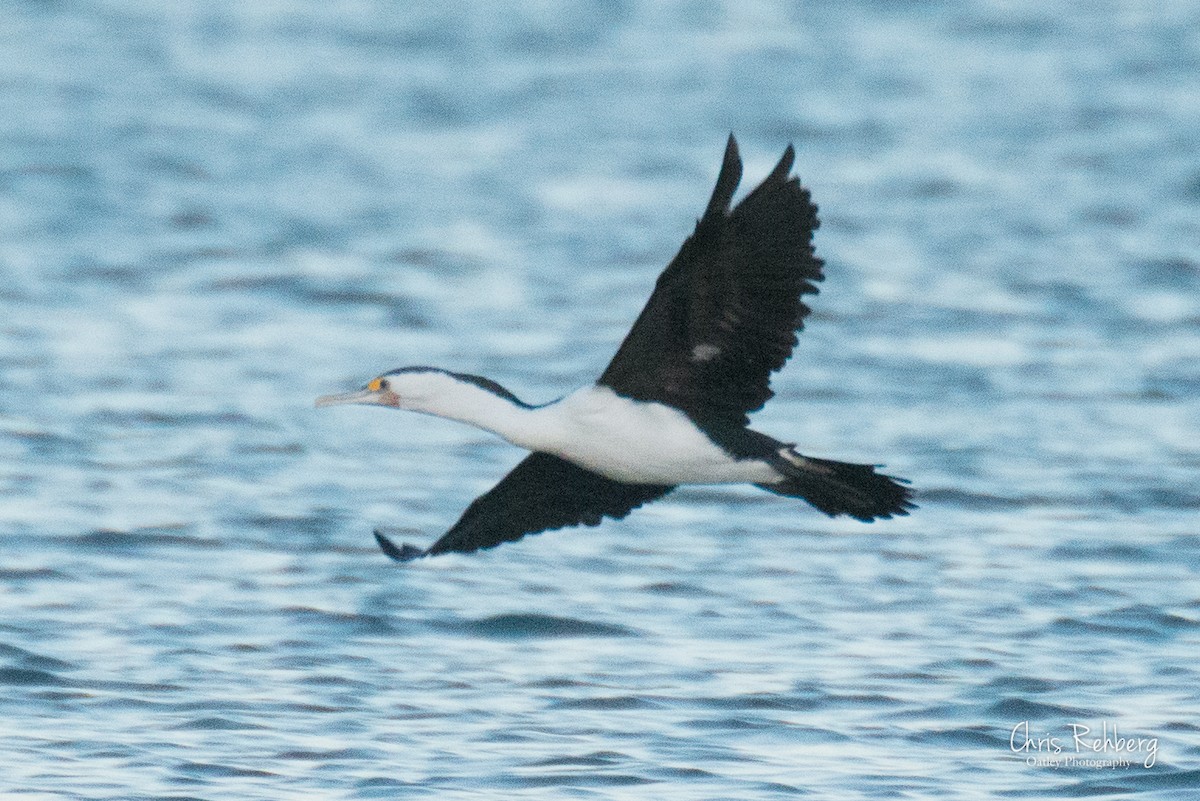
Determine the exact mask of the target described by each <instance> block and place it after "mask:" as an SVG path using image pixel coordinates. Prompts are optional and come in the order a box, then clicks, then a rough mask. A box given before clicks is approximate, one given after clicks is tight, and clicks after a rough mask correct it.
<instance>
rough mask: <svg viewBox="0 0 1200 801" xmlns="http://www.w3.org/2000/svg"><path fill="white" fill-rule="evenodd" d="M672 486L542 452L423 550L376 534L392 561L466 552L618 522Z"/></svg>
mask: <svg viewBox="0 0 1200 801" xmlns="http://www.w3.org/2000/svg"><path fill="white" fill-rule="evenodd" d="M672 489H674V487H669V486H663V485H658V484H624V483H622V482H620V481H613V480H612V479H609V478H605V477H604V476H601V475H599V474H597V473H593V472H592V471H590V470H585V469H583V468H582V467H577V466H575V465H573V464H571V463H570V462H567V461H565V460H563V459H559V458H558V457H557V456H551V455H550V454H547V453H531V454H530V455H529V456H527V457H525V459H524V460H523V461H522V462H521V463H520V464H519V465H517V466H516V467H514V468H513V470H512V472H510V473H509V474H508V475H507V476H505V477H504V478H503V479H502V480H501V481H500V483H499V484H497V485H496V486H494V487H492V488H491V489H490V490H488V491H487V492H485V493H484V494H483V495H480V496H479V497H478V498H476V499H475V500H474V501H473V502H472V503H471V505H470V506H468V507H467V511H466V512H464V513H463V516H462V517H461V518H459V521H458V522H457V523H455V524H454V527H453V528H451V529H450V530H449V531H447V532H446V534H445V535H444V536H443V537H442V538H441V539H439V540H438V541H437V542H435V543H434V544H433V545H431V546H429V548H427V549H424V550H422V549H420V548H416V547H414V546H412V545H404V546H401V547H396V546H395V545H394V544H393V543H392V542H391V541H390V540H389V539H387V538H386V537H384V536H383V535H382V534H380V533H379V532H378V531H377V532H375V537H376V539H377V540H379V544H380V547H382V548H383V551H384V553H386V554H387V555H388V556H390V557H392V558H393V559H396V560H398V561H408V560H410V559H415V558H417V557H420V556H433V555H435V554H439V553H446V552H448V551H461V552H470V551H477V550H479V549H481V548H492V547H495V546H496V545H499V544H500V543H502V542H511V541H513V540H519V539H521V537H524V536H525V535H526V534H537V533H539V532H542V531H549V530H550V529H555V528H563V527H564V526H574V525H578V524H580V523H582V524H584V525H588V526H595V525H598V524H599V523H600V521H601V520H602V519H603V518H605V517H612V518H616V519H620V518H623V517H625V515H627V514H629V512H630V511H632V510H633V509H636V508H637V507H639V506H641V505H642V504H644V503H649V502H650V501H653V500H656V499H658V498H661V497H662V496H664V495H666V494H667V493H668V492H670V491H671V490H672Z"/></svg>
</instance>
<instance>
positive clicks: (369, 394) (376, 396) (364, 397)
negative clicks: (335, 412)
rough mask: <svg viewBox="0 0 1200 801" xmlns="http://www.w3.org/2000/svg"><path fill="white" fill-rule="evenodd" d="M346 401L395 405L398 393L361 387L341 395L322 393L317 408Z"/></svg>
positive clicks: (338, 404) (371, 404) (375, 404)
mask: <svg viewBox="0 0 1200 801" xmlns="http://www.w3.org/2000/svg"><path fill="white" fill-rule="evenodd" d="M346 403H363V404H367V405H370V406H395V405H396V393H394V392H390V391H389V390H386V389H359V390H355V391H354V392H343V393H342V394H340V395H322V396H321V397H319V398H317V408H318V409H320V408H321V407H323V406H341V405H342V404H346Z"/></svg>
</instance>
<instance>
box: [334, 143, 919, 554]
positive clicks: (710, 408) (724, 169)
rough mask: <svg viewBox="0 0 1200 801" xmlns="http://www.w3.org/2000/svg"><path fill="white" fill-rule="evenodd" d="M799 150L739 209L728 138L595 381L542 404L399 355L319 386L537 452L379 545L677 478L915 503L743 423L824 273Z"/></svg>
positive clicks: (594, 510) (848, 499)
mask: <svg viewBox="0 0 1200 801" xmlns="http://www.w3.org/2000/svg"><path fill="white" fill-rule="evenodd" d="M794 156H795V152H794V151H793V149H792V147H791V145H789V146H788V148H787V150H786V151H784V154H783V157H782V158H781V159H780V160H779V163H778V164H777V165H776V166H775V169H773V170H772V171H771V174H770V175H768V176H767V178H766V180H764V181H763V182H762V184H760V185H759V186H758V188H757V189H755V190H754V191H753V192H751V193H750V194H749V195H747V196H746V198H745V199H744V200H742V201H741V202H740V203H738V204H737V206H736V207H733V208H732V210H731V209H730V204H731V201H732V199H733V193H734V190H735V189H737V186H738V183H739V181H740V180H741V176H742V161H741V158H740V157H739V156H738V148H737V142H736V141H735V140H734V138H733V136H732V135H731V136H730V137H729V142H728V144H727V145H726V148H725V158H724V162H723V163H722V164H721V172H720V175H719V176H718V178H717V185H716V188H715V189H714V190H713V193H712V198H711V199H710V200H709V202H708V206H707V208H706V209H705V210H704V216H703V217H701V218H700V220H699V222H698V223H697V224H696V230H695V232H694V233H693V234H692V235H691V236H690V237H689V238H688V239H687V241H686V242H684V243H683V247H682V248H681V249H680V251H679V254H678V255H677V256H676V257H675V258H674V260H672V261H671V263H670V264H669V265H668V266H667V268H666V270H664V271H663V273H662V275H661V276H659V279H658V283H657V285H656V286H655V288H654V293H653V294H652V295H651V296H650V300H649V302H648V303H647V304H646V307H645V309H643V310H642V313H641V315H640V316H639V317H638V318H637V321H636V322H635V323H634V324H633V329H632V330H631V331H630V332H629V334H628V336H627V337H626V338H625V341H624V342H623V343H622V344H621V347H620V348H619V349H618V350H617V355H616V356H615V357H614V358H613V360H612V362H611V363H610V364H609V365H608V367H607V368H606V369H605V370H604V372H603V373H602V374H601V375H600V378H599V379H598V380H597V381H596V383H595V384H591V385H589V386H586V387H583V388H582V389H579V390H576V391H575V392H572V393H571V394H569V395H567V396H565V397H563V398H560V399H559V400H556V401H553V402H551V403H546V404H543V405H536V406H535V405H531V404H528V403H525V402H524V401H522V400H520V399H519V398H517V396H516V395H514V394H513V393H511V392H509V391H508V390H507V389H505V388H504V387H502V386H500V385H499V384H497V383H496V382H494V381H491V380H489V379H486V378H481V377H479V376H474V375H465V374H462V373H454V372H450V371H448V370H440V369H437V368H433V367H403V368H400V369H399V370H393V371H391V372H390V373H385V374H384V375H381V376H379V377H378V378H375V379H373V380H372V381H371V382H370V383H368V384H367V385H366V386H365V387H364V388H363V389H361V390H359V391H356V392H349V393H345V394H341V395H328V396H325V397H321V398H318V399H317V402H316V403H317V406H332V405H335V404H345V403H360V404H374V405H379V406H388V407H392V408H396V409H408V410H410V411H415V412H423V413H425V414H432V415H437V416H439V417H447V418H450V419H453V420H461V421H462V422H464V423H469V424H471V425H474V426H478V427H479V428H482V429H486V430H488V431H491V432H494V433H496V434H498V435H499V436H501V437H503V438H504V439H506V440H508V441H509V442H511V443H512V444H513V445H516V446H518V447H520V448H524V449H526V450H528V451H532V453H530V454H529V455H528V456H527V457H525V459H524V461H522V462H521V463H520V464H518V465H517V466H516V467H515V468H514V469H513V470H512V472H510V473H509V474H508V475H507V476H505V477H504V479H503V480H501V481H500V483H499V484H497V485H496V486H495V487H493V488H492V489H491V490H489V491H488V492H486V493H484V494H483V495H481V496H480V497H479V498H477V499H476V500H475V501H474V502H473V503H471V505H470V506H469V507H467V510H466V512H465V513H464V514H463V516H462V517H461V518H460V519H459V521H458V522H457V523H455V524H454V526H453V527H452V528H451V529H450V530H449V531H448V532H446V534H445V535H444V536H443V537H442V538H441V539H439V540H437V542H435V543H433V544H432V545H431V546H429V547H428V548H417V547H414V546H412V545H404V546H402V547H397V546H396V545H395V544H394V543H392V542H391V540H389V539H388V538H387V537H385V536H384V535H383V534H381V533H380V532H378V531H376V532H375V536H376V539H377V540H378V541H379V544H380V546H381V547H382V548H383V550H384V552H385V553H386V554H387V555H388V556H390V557H392V558H393V559H397V560H400V561H407V560H410V559H414V558H417V557H421V556H433V555H435V554H440V553H446V552H450V551H461V552H470V551H475V550H478V549H481V548H491V547H493V546H496V545H499V544H500V543H502V542H510V541H513V540H518V539H520V538H521V537H524V536H525V535H526V534H536V533H538V532H542V531H547V530H550V529H557V528H563V527H565V526H574V525H578V524H581V523H582V524H585V525H589V526H594V525H597V524H599V523H600V521H601V520H602V519H603V518H605V517H611V518H617V519H620V518H623V517H625V515H627V514H628V513H629V512H630V511H631V510H633V509H635V508H637V507H639V506H641V505H642V504H645V503H649V502H650V501H653V500H656V499H658V498H661V497H662V496H664V495H666V494H667V493H668V492H670V491H671V490H672V489H674V488H675V487H676V486H678V485H680V484H754V485H756V486H758V487H760V488H762V489H764V490H767V491H768V492H773V493H775V494H776V495H784V496H788V497H792V498H800V499H802V500H804V501H807V502H808V503H810V504H811V505H813V506H815V507H816V508H817V509H819V510H820V511H822V512H824V513H825V514H827V515H830V516H836V515H848V516H850V517H853V518H856V519H858V520H862V521H866V522H870V521H873V520H876V519H879V518H890V517H892V516H893V515H906V514H908V510H910V509H912V508H914V505H913V503H912V502H911V493H910V490H909V488H908V487H907V486H906V484H907V482H906V481H904V480H903V479H896V478H893V477H891V476H886V475H883V474H881V473H878V472H876V471H875V468H874V466H872V465H864V464H849V463H846V462H836V461H831V460H829V459H818V458H815V457H812V456H804V455H801V454H800V453H799V452H797V450H796V447H795V446H794V445H793V444H790V443H784V442H780V441H779V440H776V439H774V438H772V437H770V436H767V435H766V434H763V433H760V432H758V431H754V430H752V429H751V428H749V423H750V421H749V418H748V417H747V415H748V414H749V413H750V412H754V411H756V410H758V409H761V408H762V406H763V404H765V403H766V402H767V400H768V399H769V398H770V397H771V396H772V394H773V393H772V392H771V389H770V386H769V382H770V376H771V374H772V373H773V372H775V371H776V370H778V369H779V368H781V367H782V366H783V365H784V363H785V362H786V361H787V360H788V358H789V357H790V356H791V354H792V348H793V347H794V346H795V344H796V332H797V331H798V330H800V329H801V328H802V327H803V321H804V317H805V316H806V315H807V314H808V312H809V309H808V307H807V306H806V305H805V304H804V303H803V302H802V300H801V297H802V296H803V295H807V294H816V292H817V288H816V286H815V282H817V281H820V280H821V279H822V278H823V275H822V273H821V268H822V266H823V262H822V261H821V259H818V258H817V257H816V256H815V255H814V254H813V246H812V234H813V231H814V230H815V229H816V228H817V225H818V222H817V208H816V206H814V205H813V203H812V200H811V196H810V194H809V192H808V190H807V189H805V188H804V187H803V186H801V185H800V182H799V180H798V179H797V178H795V177H792V176H791V175H789V173H790V171H791V168H792V160H793V158H794Z"/></svg>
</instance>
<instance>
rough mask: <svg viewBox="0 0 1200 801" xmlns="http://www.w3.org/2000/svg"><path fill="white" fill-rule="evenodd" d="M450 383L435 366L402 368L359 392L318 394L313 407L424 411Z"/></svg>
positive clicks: (445, 374) (451, 381) (444, 373)
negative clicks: (356, 405)
mask: <svg viewBox="0 0 1200 801" xmlns="http://www.w3.org/2000/svg"><path fill="white" fill-rule="evenodd" d="M453 382H454V381H453V379H452V378H451V377H450V375H449V374H447V373H446V371H444V370H439V369H437V368H435V367H402V368H400V369H399V370H392V371H391V372H390V373H384V374H383V375H381V376H378V377H377V378H372V379H371V380H370V381H368V382H367V385H366V386H365V387H363V388H362V389H358V390H355V391H353V392H344V393H341V394H339V395H322V396H321V397H319V398H317V407H318V408H320V407H323V406H340V405H342V404H347V403H358V404H363V405H367V406H389V407H391V408H393V409H411V410H413V411H418V412H420V411H426V410H428V409H429V408H430V406H431V404H432V403H433V402H435V401H436V400H437V398H438V397H439V396H442V395H444V394H445V392H446V391H447V388H448V387H450V386H452V385H453Z"/></svg>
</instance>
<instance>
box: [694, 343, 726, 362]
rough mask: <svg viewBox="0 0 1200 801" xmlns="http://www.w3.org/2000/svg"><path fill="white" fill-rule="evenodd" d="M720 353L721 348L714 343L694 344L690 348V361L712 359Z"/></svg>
mask: <svg viewBox="0 0 1200 801" xmlns="http://www.w3.org/2000/svg"><path fill="white" fill-rule="evenodd" d="M720 353H721V349H720V348H718V347H717V346H716V345H709V344H707V343H705V344H700V345H696V346H695V347H693V348H692V361H694V362H708V361H712V360H713V359H715V358H716V357H717V356H719V355H720Z"/></svg>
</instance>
